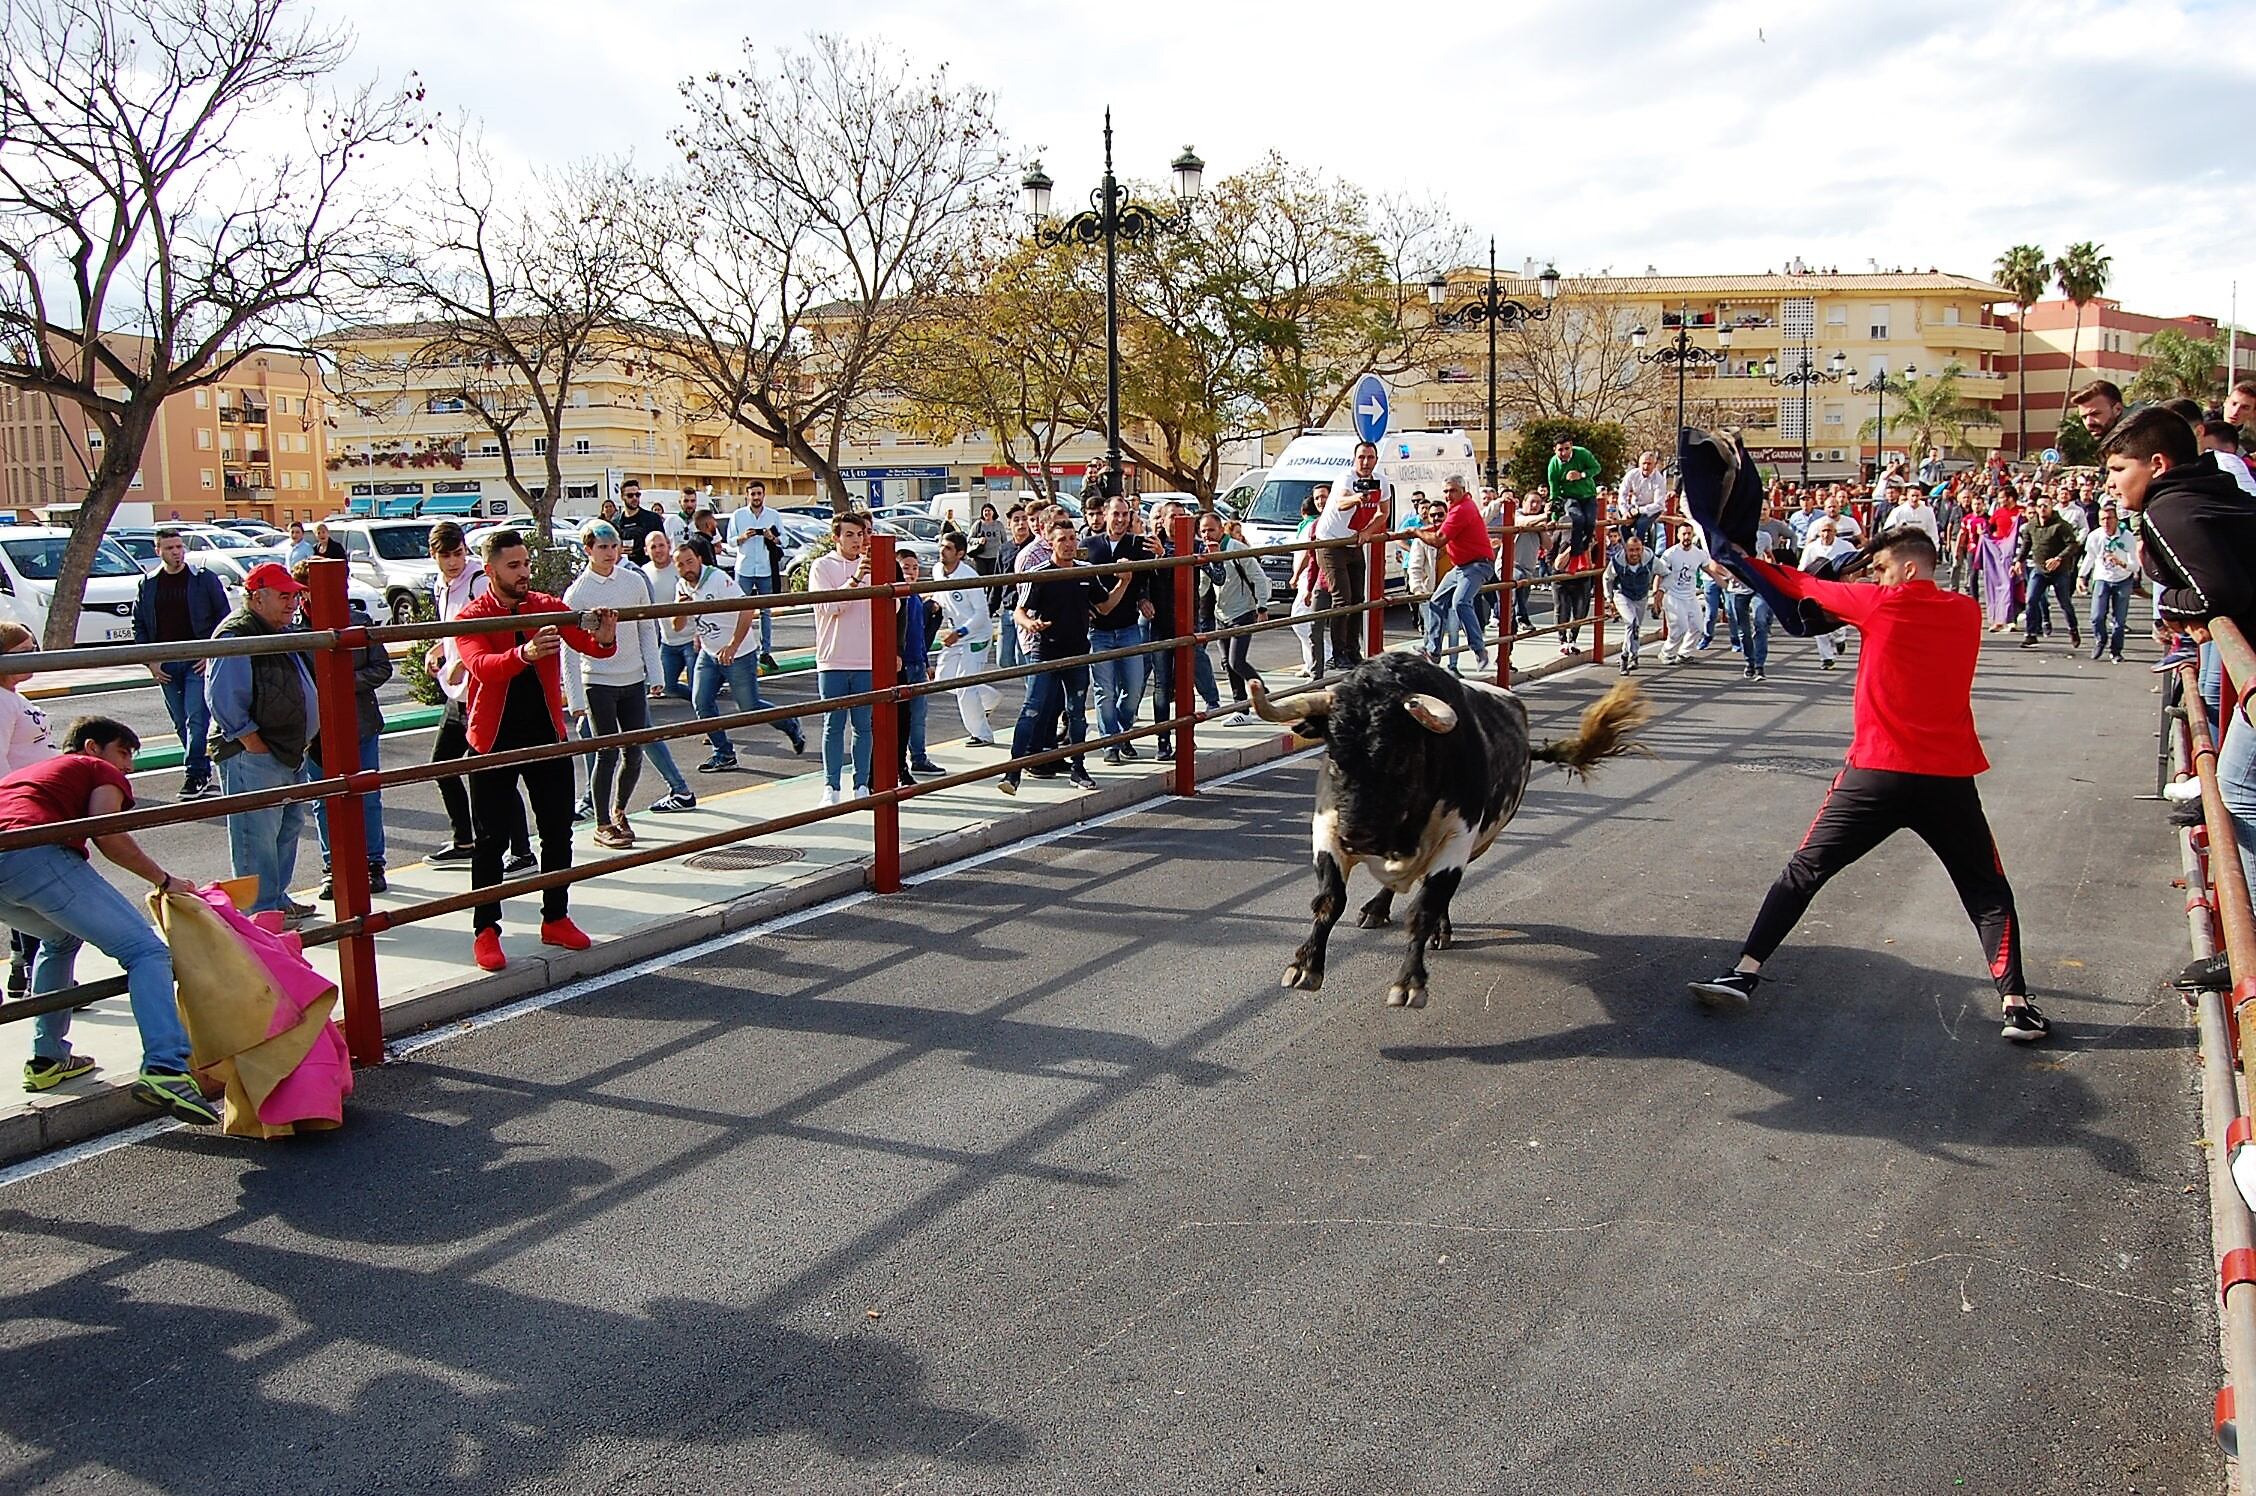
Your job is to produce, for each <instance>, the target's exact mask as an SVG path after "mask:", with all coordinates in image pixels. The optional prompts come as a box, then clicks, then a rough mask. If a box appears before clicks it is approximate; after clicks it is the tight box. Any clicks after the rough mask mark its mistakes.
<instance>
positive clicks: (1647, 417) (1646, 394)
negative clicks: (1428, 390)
mask: <svg viewBox="0 0 2256 1496" xmlns="http://www.w3.org/2000/svg"><path fill="white" fill-rule="evenodd" d="M1506 291H1507V293H1508V294H1512V295H1515V296H1518V298H1519V299H1520V300H1522V301H1524V302H1527V303H1528V304H1529V305H1531V306H1532V305H1534V304H1535V301H1536V294H1535V293H1536V287H1535V286H1534V284H1533V283H1532V282H1529V283H1527V284H1526V285H1525V286H1524V287H1522V288H1521V289H1520V290H1518V291H1514V290H1513V289H1512V288H1511V287H1510V286H1507V287H1506ZM1636 322H1637V315H1636V312H1635V310H1634V309H1633V308H1631V307H1629V306H1627V305H1625V304H1623V303H1620V302H1616V301H1612V300H1608V299H1602V298H1594V297H1583V296H1576V295H1575V294H1574V293H1573V288H1572V286H1571V285H1570V286H1569V287H1568V288H1567V294H1565V295H1562V296H1561V297H1560V298H1559V299H1558V301H1556V302H1555V303H1553V308H1552V314H1551V316H1550V317H1549V318H1547V319H1545V320H1543V321H1540V322H1525V323H1522V324H1520V325H1519V326H1518V327H1517V328H1514V329H1513V330H1511V331H1509V332H1507V333H1505V334H1504V336H1503V340H1502V343H1501V346H1500V349H1499V353H1498V367H1497V370H1496V392H1497V402H1498V404H1500V405H1501V406H1502V407H1503V408H1504V410H1505V411H1506V412H1508V413H1509V414H1510V415H1511V416H1513V417H1516V418H1518V419H1519V420H1522V421H1528V420H1545V419H1553V418H1562V419H1568V420H1577V421H1613V422H1616V423H1618V424H1620V425H1621V426H1623V427H1624V428H1626V429H1627V430H1629V431H1631V432H1633V433H1641V435H1640V439H1641V440H1646V441H1648V443H1649V442H1650V440H1651V439H1652V436H1653V434H1655V433H1658V432H1662V431H1666V430H1670V429H1673V420H1674V409H1675V407H1674V405H1673V403H1672V402H1673V400H1674V392H1673V390H1674V387H1673V385H1670V386H1669V387H1668V388H1667V390H1665V391H1664V388H1663V386H1664V381H1663V379H1662V378H1661V374H1660V372H1659V366H1658V365H1650V364H1641V363H1639V362H1638V360H1637V353H1636V351H1635V349H1634V348H1633V347H1632V345H1631V343H1630V339H1629V330H1630V328H1631V327H1633V326H1635V325H1636ZM1672 377H1673V376H1672ZM1665 402H1670V403H1668V411H1667V412H1666V413H1664V412H1663V410H1662V406H1663V404H1664V403H1665Z"/></svg>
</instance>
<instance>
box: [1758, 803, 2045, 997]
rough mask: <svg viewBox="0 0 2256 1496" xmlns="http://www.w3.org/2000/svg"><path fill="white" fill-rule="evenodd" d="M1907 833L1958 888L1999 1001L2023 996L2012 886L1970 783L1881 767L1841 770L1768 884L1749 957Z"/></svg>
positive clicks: (1767, 948)
mask: <svg viewBox="0 0 2256 1496" xmlns="http://www.w3.org/2000/svg"><path fill="white" fill-rule="evenodd" d="M1907 830H1908V831H1910V832H1912V833H1913V834H1915V835H1916V836H1918V837H1919V839H1920V840H1921V841H1924V842H1925V843H1927V845H1928V846H1929V847H1930V848H1932V849H1933V850H1934V853H1935V855H1936V856H1937V857H1939V858H1941V859H1942V863H1943V867H1944V869H1945V870H1946V871H1947V872H1949V874H1950V878H1951V883H1952V885H1953V886H1955V887H1956V888H1957V889H1958V898H1959V902H1960V903H1962V904H1964V905H1965V906H1966V913H1967V915H1968V917H1970V918H1971V919H1972V920H1973V921H1974V928H1975V930H1976V931H1977V932H1978V933H1979V934H1980V935H1981V937H1982V952H1983V954H1984V955H1985V956H1986V957H1987V958H1988V959H1989V964H1990V977H1991V980H1993V981H1995V982H1996V983H1997V989H1998V992H1999V993H2000V994H2001V995H2004V996H2008V997H2014V996H2021V995H2025V994H2026V993H2027V992H2028V988H2027V987H2025V986H2023V985H2022V979H2021V924H2020V921H2019V919H2017V918H2016V917H2015V915H2014V912H2013V885H2011V884H2010V883H2008V882H2006V881H2005V864H2004V863H2003V862H2001V861H2000V860H1999V858H1998V853H1997V842H1996V841H1995V840H1994V839H1992V837H1991V836H1990V823H1989V820H1988V819H1987V818H1986V817H1985V816H1984V815H1983V814H1982V797H1981V795H1980V794H1979V793H1977V792H1976V790H1975V788H1974V781H1973V780H1972V779H1970V778H1957V779H1952V778H1945V777H1943V776H1941V775H1937V774H1898V773H1893V772H1891V771H1889V770H1885V769H1843V770H1842V771H1841V772H1840V774H1839V775H1838V776H1837V777H1836V778H1835V779H1834V781H1833V788H1832V789H1831V790H1830V791H1828V792H1827V793H1826V796H1825V804H1824V805H1823V806H1821V807H1819V809H1818V812H1817V819H1816V820H1815V821H1812V822H1811V823H1810V829H1809V835H1807V836H1805V837H1803V838H1802V845H1801V847H1800V849H1799V850H1797V851H1796V852H1795V853H1794V856H1793V858H1792V860H1791V861H1789V862H1788V863H1787V864H1786V870H1785V871H1784V872H1782V873H1780V874H1779V875H1778V881H1777V882H1776V883H1773V884H1771V886H1770V893H1769V895H1768V896H1767V897H1766V898H1764V900H1763V906H1762V912H1761V913H1760V914H1758V915H1756V916H1755V927H1754V928H1753V929H1752V930H1750V931H1748V932H1747V945H1746V954H1748V955H1750V956H1752V957H1754V958H1755V959H1756V960H1757V961H1767V960H1769V959H1770V955H1771V952H1773V951H1775V950H1777V949H1778V947H1779V944H1780V942H1782V941H1784V940H1785V938H1786V936H1787V934H1788V932H1790V931H1791V930H1792V929H1793V928H1794V925H1795V923H1796V922H1797V921H1799V920H1800V919H1801V917H1802V915H1803V913H1804V912H1806V911H1807V910H1808V909H1809V906H1810V900H1812V899H1814V898H1816V897H1817V891H1818V890H1819V889H1821V888H1823V887H1824V886H1825V884H1826V881H1827V880H1828V879H1830V878H1831V877H1832V876H1833V875H1834V874H1835V873H1838V872H1840V871H1841V870H1842V869H1843V868H1846V867H1848V866H1849V865H1850V864H1851V863H1853V862H1855V861H1856V860H1857V859H1858V858H1860V857H1862V856H1864V854H1865V853H1867V852H1869V851H1871V850H1872V849H1873V848H1874V847H1877V846H1879V845H1880V844H1881V843H1882V842H1884V841H1886V840H1887V839H1888V838H1889V837H1891V836H1893V835H1895V834H1896V833H1897V832H1898V831H1907Z"/></svg>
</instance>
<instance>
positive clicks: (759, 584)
mask: <svg viewBox="0 0 2256 1496" xmlns="http://www.w3.org/2000/svg"><path fill="white" fill-rule="evenodd" d="M745 540H746V543H748V544H751V545H758V544H760V543H761V542H760V540H759V538H758V537H757V536H749V535H748V536H746V537H745ZM736 586H737V590H738V591H739V592H742V593H743V594H744V595H745V596H746V597H772V596H774V595H775V590H776V579H775V578H774V577H748V576H746V575H745V574H744V573H743V572H738V573H737V574H736ZM760 653H762V654H774V653H775V610H774V609H772V608H762V609H761V610H760Z"/></svg>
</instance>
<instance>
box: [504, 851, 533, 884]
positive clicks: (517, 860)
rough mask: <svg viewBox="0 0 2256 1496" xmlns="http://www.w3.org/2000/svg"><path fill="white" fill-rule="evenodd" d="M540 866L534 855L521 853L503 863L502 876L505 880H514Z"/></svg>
mask: <svg viewBox="0 0 2256 1496" xmlns="http://www.w3.org/2000/svg"><path fill="white" fill-rule="evenodd" d="M539 866H540V863H539V861H538V860H536V859H535V858H534V856H533V854H532V853H530V852H519V853H517V854H516V855H514V856H512V857H510V858H508V859H506V860H505V861H504V862H503V863H502V865H501V875H502V876H503V877H504V878H514V877H516V876H517V875H518V874H520V873H529V872H531V871H532V870H533V869H535V868H537V867H539Z"/></svg>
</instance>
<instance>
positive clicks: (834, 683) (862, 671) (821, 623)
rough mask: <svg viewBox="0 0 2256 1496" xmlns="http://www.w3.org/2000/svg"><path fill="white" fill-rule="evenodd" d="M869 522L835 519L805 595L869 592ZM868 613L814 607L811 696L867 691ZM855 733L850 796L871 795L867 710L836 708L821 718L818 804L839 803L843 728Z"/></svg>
mask: <svg viewBox="0 0 2256 1496" xmlns="http://www.w3.org/2000/svg"><path fill="white" fill-rule="evenodd" d="M869 534H870V518H869V516H868V515H866V514H863V513H861V512H860V511H858V510H855V511H849V512H848V513H845V514H841V515H837V516H835V517H834V518H833V519H832V520H831V522H830V538H831V542H832V543H833V544H834V545H836V546H837V547H838V548H837V549H836V550H834V551H832V552H831V553H830V554H829V555H827V556H818V557H816V558H815V560H814V563H813V564H812V565H810V566H809V567H808V568H807V590H808V591H809V592H845V591H849V590H851V589H853V588H856V587H867V586H868V585H869V581H870V573H869ZM869 620H870V608H869V603H868V602H867V601H866V600H863V599H858V598H857V599H854V600H852V601H849V602H840V603H816V604H815V690H816V692H817V694H819V695H821V696H823V697H825V698H829V697H834V696H857V695H860V694H861V693H863V692H865V691H868V690H869V689H870V679H871V678H870V624H869ZM849 718H851V719H852V725H853V729H854V793H855V795H856V796H857V797H858V796H862V795H867V794H868V793H869V786H870V709H869V704H868V703H867V702H864V703H863V704H862V705H860V706H856V707H834V708H832V709H831V710H830V711H827V712H825V713H823V783H824V785H825V788H824V790H823V799H822V803H823V804H825V805H836V804H837V803H838V802H839V792H838V781H839V778H840V776H841V775H842V774H844V772H845V769H846V728H847V725H848V719H849Z"/></svg>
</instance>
